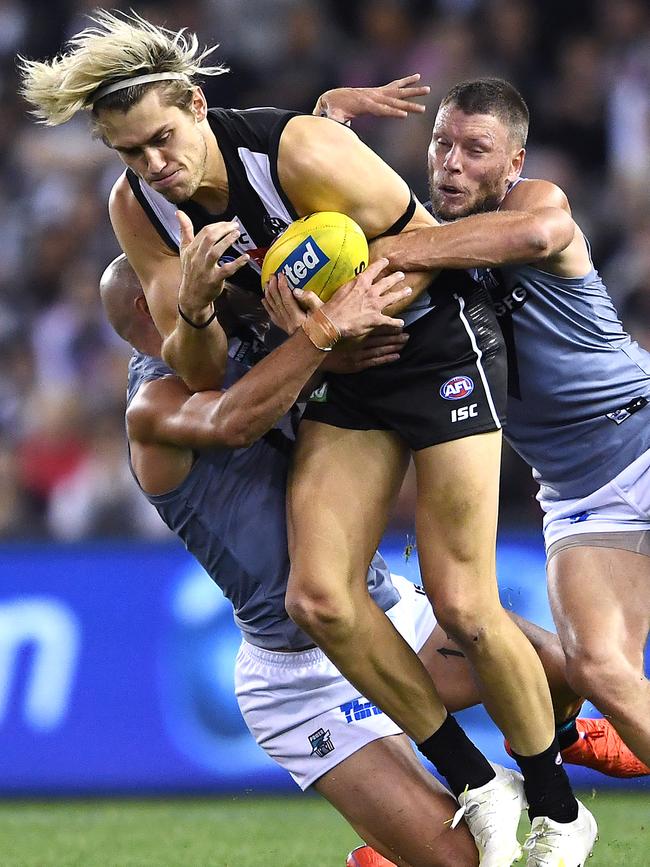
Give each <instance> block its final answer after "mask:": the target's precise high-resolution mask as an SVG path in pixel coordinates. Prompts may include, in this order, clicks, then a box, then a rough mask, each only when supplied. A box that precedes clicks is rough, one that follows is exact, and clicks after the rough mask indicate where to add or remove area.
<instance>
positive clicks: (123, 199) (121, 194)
mask: <svg viewBox="0 0 650 867" xmlns="http://www.w3.org/2000/svg"><path fill="white" fill-rule="evenodd" d="M128 171H129V170H128V169H125V170H124V171H123V172H122V174H121V175H120V176H119V178H118V179H117V180H116V181H115V183H114V184H113V186H112V188H111V192H110V195H109V197H108V211H109V213H110V215H111V219H120V218H124V219H131V220H133V219H138V218H140V216H141V214H142V208H141V207H140V205H139V204H138V200H137V199H136V197H135V195H134V193H133V189H132V186H131V182H130V180H129V177H128Z"/></svg>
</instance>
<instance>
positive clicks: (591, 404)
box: [484, 265, 650, 500]
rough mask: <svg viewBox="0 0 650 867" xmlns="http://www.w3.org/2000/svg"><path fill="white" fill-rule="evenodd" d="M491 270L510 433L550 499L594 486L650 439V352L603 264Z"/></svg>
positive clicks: (574, 494) (581, 493)
mask: <svg viewBox="0 0 650 867" xmlns="http://www.w3.org/2000/svg"><path fill="white" fill-rule="evenodd" d="M484 277H485V279H486V281H487V283H488V288H489V290H490V293H491V295H492V298H493V300H494V303H495V307H496V312H497V315H498V317H499V322H500V325H501V328H502V330H503V333H504V337H505V340H506V345H507V348H508V406H507V423H506V426H505V429H504V434H505V436H506V438H507V439H508V441H509V442H510V443H511V445H512V446H513V447H514V448H515V450H516V451H517V452H518V453H519V454H520V455H521V456H522V457H523V459H524V460H525V461H526V462H527V463H528V464H529V465H530V466H531V467H533V475H534V477H535V479H536V480H537V481H538V482H539V484H540V487H541V495H542V496H543V498H544V499H550V500H558V499H568V498H577V497H583V496H585V495H587V494H589V493H592V492H593V491H595V490H597V489H598V488H600V487H602V485H605V484H607V482H609V481H610V480H611V479H612V478H614V476H616V475H617V474H618V473H619V472H620V471H621V470H622V469H624V468H625V467H626V466H627V465H628V464H630V463H631V462H632V461H634V460H635V459H636V458H637V457H639V455H641V454H642V453H643V452H644V451H646V450H647V449H648V447H649V446H650V407H648V401H650V354H649V353H648V352H646V351H645V350H643V349H641V348H640V347H639V346H638V345H637V343H636V342H634V341H633V340H632V339H631V338H630V336H629V335H628V334H627V333H626V332H625V330H624V329H623V326H622V324H621V322H620V321H619V319H618V316H617V314H616V310H615V309H614V305H613V303H612V301H611V299H610V297H609V295H608V293H607V290H606V288H605V286H604V285H603V282H602V280H601V278H600V276H599V275H598V272H597V271H596V270H595V269H594V268H592V269H591V270H590V271H589V273H588V274H586V275H585V276H584V277H578V278H563V277H557V276H555V275H553V274H548V273H546V272H544V271H542V270H540V269H538V268H535V267H533V266H531V265H518V266H511V267H503V268H500V269H498V270H495V271H493V272H488V273H487V274H484Z"/></svg>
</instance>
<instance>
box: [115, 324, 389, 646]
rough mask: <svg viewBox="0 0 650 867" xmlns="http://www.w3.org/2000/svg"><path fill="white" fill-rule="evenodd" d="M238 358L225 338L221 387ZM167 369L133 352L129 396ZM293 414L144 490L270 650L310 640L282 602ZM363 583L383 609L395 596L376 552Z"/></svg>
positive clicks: (237, 368)
mask: <svg viewBox="0 0 650 867" xmlns="http://www.w3.org/2000/svg"><path fill="white" fill-rule="evenodd" d="M232 356H235V357H232ZM236 358H239V359H240V360H236ZM244 358H246V351H245V347H244V345H243V344H242V343H241V342H239V341H237V342H234V343H233V342H232V341H231V358H229V361H228V370H227V375H226V381H225V386H226V387H228V386H229V385H231V384H232V383H233V382H235V381H236V380H237V379H239V378H240V377H241V376H243V374H244V373H246V371H247V370H248V369H249V364H247V363H244V362H243V361H242V360H241V359H244ZM247 360H249V359H247ZM168 375H173V372H172V371H171V370H170V368H168V367H167V366H166V365H165V364H164V362H162V361H161V360H160V359H157V358H151V357H149V356H145V355H142V354H141V353H138V352H134V354H133V356H132V358H131V362H130V364H129V381H128V391H127V401H129V402H130V401H131V400H132V399H133V396H134V395H135V393H136V392H137V390H138V388H140V386H141V385H142V384H143V383H144V382H146V381H148V380H152V379H158V378H160V377H164V376H168ZM295 415H296V413H295V412H293V413H289V414H288V415H286V416H284V417H283V418H282V419H281V420H280V421H279V422H278V423H277V425H276V426H275V427H274V428H273V429H272V430H270V431H269V432H268V433H267V434H266V435H265V436H264V437H262V438H261V439H260V440H258V441H257V442H256V443H254V444H253V445H252V446H250V447H249V448H242V449H225V448H222V449H218V448H215V449H202V450H201V451H199V452H197V453H196V457H195V461H194V464H193V466H192V469H191V470H190V472H189V474H188V475H187V477H186V478H185V480H184V481H183V482H182V483H181V484H180V485H179V486H178V487H177V488H175V489H174V490H172V491H170V492H169V493H166V494H162V495H159V496H152V495H149V494H145V496H146V497H147V499H148V500H149V501H150V502H151V503H153V505H154V506H155V507H156V509H157V510H158V513H159V514H160V516H161V517H162V519H163V521H164V522H165V523H166V524H167V526H168V527H169V528H170V529H171V530H172V531H173V532H174V533H176V534H177V535H178V536H179V537H180V538H181V539H182V540H183V542H184V543H185V546H186V548H187V550H188V551H190V553H192V554H193V555H194V557H196V559H197V560H198V561H199V563H200V564H201V565H202V566H203V568H204V569H205V570H206V572H207V573H208V575H210V577H211V578H212V579H213V580H214V581H215V582H216V583H217V584H218V585H219V587H220V588H221V589H222V591H223V593H224V595H225V596H226V597H227V598H228V599H229V600H230V601H231V602H232V605H233V608H234V613H235V622H236V623H237V625H238V626H239V628H240V629H241V631H242V633H243V635H244V637H245V638H246V640H247V641H249V642H250V643H251V644H256V645H258V646H260V647H264V648H266V649H269V650H273V649H278V648H283V649H299V648H301V647H305V646H307V645H309V644H311V639H310V638H309V637H308V636H307V635H306V634H305V633H304V632H302V631H301V630H300V629H299V628H298V627H297V626H296V625H295V624H294V623H293V622H292V621H291V619H290V618H289V617H288V615H287V613H286V611H285V607H284V597H285V592H286V588H287V578H288V575H289V554H288V551H287V528H286V518H285V498H286V483H287V473H288V469H289V459H290V454H291V450H292V446H293V439H294V437H293V432H294V429H295V421H296V419H295ZM368 589H369V591H370V594H371V596H372V597H373V599H374V601H375V602H376V603H377V604H378V605H379V606H380V607H381V608H382V609H383V610H384V611H387V610H388V609H389V608H391V607H392V606H393V605H394V604H395V603H396V602H397V601H398V600H399V592H398V591H397V590H396V589H395V587H394V586H393V584H392V583H391V579H390V573H389V570H388V567H387V565H386V563H385V562H384V561H383V560H382V558H381V557H380V556H379V555H376V556H375V558H374V559H373V562H372V564H371V567H370V570H369V572H368Z"/></svg>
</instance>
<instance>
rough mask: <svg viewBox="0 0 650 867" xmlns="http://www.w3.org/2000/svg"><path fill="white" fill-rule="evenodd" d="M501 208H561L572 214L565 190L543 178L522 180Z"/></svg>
mask: <svg viewBox="0 0 650 867" xmlns="http://www.w3.org/2000/svg"><path fill="white" fill-rule="evenodd" d="M501 207H502V209H503V210H520V209H521V210H528V209H533V208H561V209H562V210H563V211H567V213H569V214H570V213H571V207H570V205H569V200H568V198H567V195H566V193H565V192H564V190H563V189H562V188H561V187H559V186H558V185H557V184H555V183H553V182H552V181H547V180H543V179H542V178H520V179H519V181H517V183H515V184H514V185H513V186H512V188H511V189H510V190H509V192H508V193H507V194H506V197H505V199H504V200H503V204H502V206H501Z"/></svg>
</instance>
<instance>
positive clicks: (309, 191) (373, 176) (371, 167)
mask: <svg viewBox="0 0 650 867" xmlns="http://www.w3.org/2000/svg"><path fill="white" fill-rule="evenodd" d="M278 175H279V178H280V183H281V184H282V187H283V189H284V191H285V192H286V194H287V195H288V196H289V198H290V200H291V201H292V203H293V204H294V207H295V208H296V210H297V211H298V212H299V214H300V215H301V216H304V215H306V214H312V213H314V212H315V211H339V212H341V213H344V214H347V215H348V216H350V217H352V219H354V220H356V222H357V223H358V224H359V225H360V226H361V228H362V229H363V231H364V232H365V234H366V236H367V237H368V238H370V239H372V238H376V237H377V236H378V235H381V234H383V233H384V232H386V231H388V230H389V229H390V228H391V227H393V226H394V225H395V224H396V223H398V222H399V221H400V219H401V218H402V217H403V216H404V215H405V214H408V211H409V207H410V204H411V191H410V189H409V187H408V184H407V183H406V182H405V181H404V180H402V178H400V176H399V175H398V174H397V173H396V172H395V171H394V170H393V169H391V168H390V166H388V165H387V164H386V163H385V162H384V161H383V160H382V159H381V158H380V157H379V156H378V155H377V154H376V153H374V151H372V150H371V149H370V148H369V147H367V146H366V145H365V144H363V142H361V141H360V140H359V139H358V138H357V136H356V135H355V134H354V133H353V132H352V131H351V130H349V129H347V128H346V127H344V126H341V125H340V124H337V123H335V122H332V121H330V120H327V119H325V118H317V117H309V116H306V117H296V118H293V119H292V120H291V121H290V122H289V123H288V124H287V126H286V128H285V130H284V132H283V134H282V137H281V139H280V148H279V157H278ZM416 211H417V214H418V217H417V219H418V221H423V223H422V224H423V225H428V224H432V223H433V219H432V218H431V219H430V220H427V217H426V216H425V215H426V211H424V209H423V208H421V206H420V208H419V209H418V207H417V204H416ZM412 218H413V215H411V214H408V216H407V221H409V220H411V219H412Z"/></svg>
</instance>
